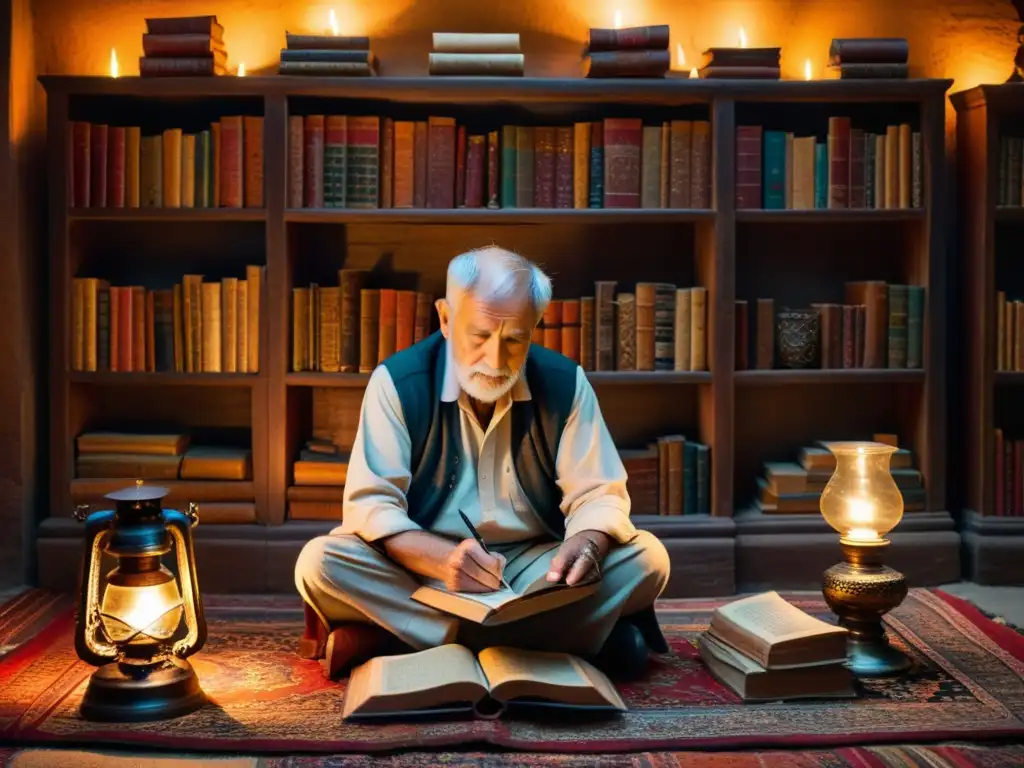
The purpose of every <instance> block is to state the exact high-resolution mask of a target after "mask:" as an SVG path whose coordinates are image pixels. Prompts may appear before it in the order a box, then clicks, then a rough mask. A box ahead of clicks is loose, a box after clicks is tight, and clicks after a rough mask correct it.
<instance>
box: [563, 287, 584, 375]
mask: <svg viewBox="0 0 1024 768" xmlns="http://www.w3.org/2000/svg"><path fill="white" fill-rule="evenodd" d="M562 354H563V355H565V356H566V357H568V358H569V359H570V360H575V361H576V362H577V363H578V362H580V300H579V299H565V300H564V301H563V302H562Z"/></svg>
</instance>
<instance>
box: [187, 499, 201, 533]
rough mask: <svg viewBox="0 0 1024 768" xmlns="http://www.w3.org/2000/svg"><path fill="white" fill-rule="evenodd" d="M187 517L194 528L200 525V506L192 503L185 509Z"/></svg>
mask: <svg viewBox="0 0 1024 768" xmlns="http://www.w3.org/2000/svg"><path fill="white" fill-rule="evenodd" d="M185 517H187V518H188V520H189V522H190V523H191V524H192V527H193V528H195V527H196V526H197V525H199V505H198V504H196V503H195V502H194V501H190V502H189V503H188V507H186V509H185Z"/></svg>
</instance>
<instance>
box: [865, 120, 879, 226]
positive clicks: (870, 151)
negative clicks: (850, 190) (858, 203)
mask: <svg viewBox="0 0 1024 768" xmlns="http://www.w3.org/2000/svg"><path fill="white" fill-rule="evenodd" d="M875 139H876V137H875V135H874V134H873V133H868V134H865V136H864V169H863V174H864V207H865V208H874V207H875V151H876V149H877V143H876V141H875Z"/></svg>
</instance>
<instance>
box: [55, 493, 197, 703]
mask: <svg viewBox="0 0 1024 768" xmlns="http://www.w3.org/2000/svg"><path fill="white" fill-rule="evenodd" d="M166 495H167V489H166V488H158V487H154V486H145V485H143V484H142V481H141V480H140V481H138V482H137V483H136V485H135V487H132V488H125V489H123V490H120V491H115V492H114V493H110V494H107V495H106V496H105V497H104V498H107V499H110V500H111V501H113V502H114V503H115V509H114V510H113V511H110V510H104V511H99V512H93V513H92V514H88V507H87V506H80V507H78V508H77V509H76V510H75V518H76V519H77V520H78V521H79V522H84V523H85V552H84V555H83V558H82V580H81V585H82V595H81V598H80V603H79V609H78V616H77V623H76V626H75V651H76V652H77V653H78V656H79V657H80V658H81V659H82V660H83V661H86V662H88V663H89V664H92V665H93V666H96V667H99V669H97V670H96V671H95V672H94V673H93V675H92V677H91V678H90V679H89V684H88V686H87V688H86V691H85V695H84V697H83V699H82V705H81V715H82V717H84V718H85V719H87V720H99V721H115V722H140V721H145V720H161V719H165V718H170V717H177V716H179V715H184V714H187V713H188V712H192V711H194V710H196V709H198V708H199V707H201V706H202V705H203V704H204V703H206V696H205V694H204V693H203V691H202V689H201V688H200V686H199V680H198V678H197V677H196V674H195V671H194V670H193V669H192V665H191V664H189V663H188V661H187V660H186V659H187V658H188V657H189V656H191V655H192V654H194V653H195V652H196V651H198V650H199V649H200V648H202V647H203V644H204V643H205V642H206V621H205V619H204V617H203V605H202V601H201V600H200V596H199V584H198V581H197V580H196V567H195V553H194V550H193V546H192V530H191V529H192V527H193V526H194V525H196V524H197V523H198V521H199V510H198V507H197V506H196V505H195V504H190V505H189V507H188V512H187V513H185V514H183V513H181V512H178V511H176V510H170V509H162V508H161V500H162V499H163V498H164V496H166ZM171 551H173V552H174V554H175V559H176V563H177V572H178V573H177V577H175V575H174V574H173V573H171V571H169V570H168V569H167V568H166V567H165V566H164V565H163V563H162V562H161V556H163V555H165V554H167V553H169V552H171ZM104 554H107V555H111V556H113V557H114V558H116V559H117V566H116V567H115V568H114V569H113V570H111V571H110V572H109V573H107V574H106V575H103V574H102V573H101V568H102V562H103V556H104Z"/></svg>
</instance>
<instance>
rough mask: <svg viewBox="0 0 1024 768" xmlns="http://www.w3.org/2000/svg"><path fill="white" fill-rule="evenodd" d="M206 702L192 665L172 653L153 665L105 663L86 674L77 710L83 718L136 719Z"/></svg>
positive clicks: (185, 710)
mask: <svg viewBox="0 0 1024 768" xmlns="http://www.w3.org/2000/svg"><path fill="white" fill-rule="evenodd" d="M205 703H206V694H205V693H203V690H202V688H200V687H199V678H198V677H196V673H195V670H194V669H192V665H191V664H189V663H188V662H187V661H186V660H185V659H179V658H176V657H172V658H169V659H167V660H166V661H161V662H160V663H158V664H156V665H153V666H138V665H134V664H122V663H119V662H112V663H110V664H104V665H103V666H102V667H100V668H99V669H97V670H96V671H95V672H94V673H93V675H92V677H91V678H89V685H88V687H87V688H86V690H85V695H84V697H83V698H82V705H81V708H80V710H79V712H80V714H81V715H82V717H83V718H85V719H86V720H96V721H102V722H120V723H138V722H145V721H148V720H167V719H170V718H172V717H180V716H182V715H187V714H188V713H189V712H194V711H195V710H197V709H199V708H200V707H201V706H203V705H204V704H205Z"/></svg>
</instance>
